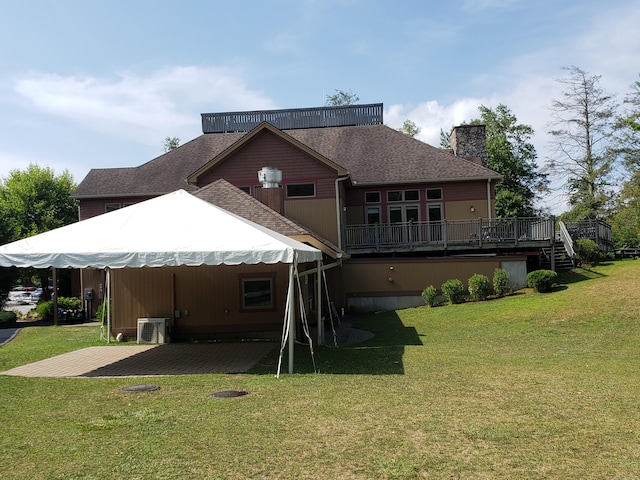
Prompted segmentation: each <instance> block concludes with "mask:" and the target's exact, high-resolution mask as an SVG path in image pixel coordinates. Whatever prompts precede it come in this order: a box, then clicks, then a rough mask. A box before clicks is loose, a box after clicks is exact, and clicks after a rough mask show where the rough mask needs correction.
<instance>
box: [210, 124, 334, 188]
mask: <svg viewBox="0 0 640 480" xmlns="http://www.w3.org/2000/svg"><path fill="white" fill-rule="evenodd" d="M262 167H276V168H278V169H280V170H282V183H283V185H284V186H285V187H286V185H287V184H288V183H311V182H313V183H315V184H316V197H315V198H329V197H335V187H334V180H335V178H336V177H337V174H336V172H335V171H334V170H333V169H331V168H329V167H328V166H326V165H325V164H323V163H322V162H320V161H318V160H316V159H315V158H312V157H310V156H309V155H307V154H306V153H304V152H302V151H301V150H298V149H297V148H295V147H294V146H293V145H291V144H290V143H288V142H286V141H284V140H282V139H281V138H279V137H277V136H276V135H274V134H273V133H271V132H268V131H265V132H262V133H261V134H259V135H258V136H257V137H256V138H254V139H253V140H251V141H250V142H249V143H248V144H247V145H244V146H243V147H242V148H240V149H239V150H238V151H237V152H234V153H233V154H232V155H231V156H230V157H229V158H227V159H225V160H224V161H223V162H221V163H220V164H218V165H216V166H215V167H214V168H212V169H211V170H210V171H208V172H206V173H204V174H203V175H201V176H200V178H199V179H198V186H200V187H202V186H205V185H208V184H210V183H212V182H214V181H216V180H218V179H220V178H224V179H225V180H226V181H227V182H229V183H231V184H233V185H235V186H238V187H241V186H242V187H244V186H259V185H260V183H259V182H258V171H259V170H260V169H262Z"/></svg>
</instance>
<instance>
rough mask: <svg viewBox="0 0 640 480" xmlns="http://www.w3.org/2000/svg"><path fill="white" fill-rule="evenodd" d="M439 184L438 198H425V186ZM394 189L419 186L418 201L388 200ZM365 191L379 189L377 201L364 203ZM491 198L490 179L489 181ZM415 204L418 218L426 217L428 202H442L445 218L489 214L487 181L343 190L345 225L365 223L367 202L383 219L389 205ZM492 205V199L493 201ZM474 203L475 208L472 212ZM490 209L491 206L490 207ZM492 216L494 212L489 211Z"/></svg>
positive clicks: (376, 190) (412, 188) (467, 217)
mask: <svg viewBox="0 0 640 480" xmlns="http://www.w3.org/2000/svg"><path fill="white" fill-rule="evenodd" d="M430 188H441V189H442V199H441V200H427V189H430ZM396 190H418V191H419V195H420V199H419V200H418V201H406V202H398V203H396V202H394V203H391V202H387V192H388V191H396ZM365 192H380V203H370V204H369V203H365ZM491 195H492V198H493V183H492V184H491ZM409 204H412V205H414V204H418V205H419V206H420V221H423V222H426V221H427V206H428V205H430V204H441V205H442V214H443V216H444V219H446V220H468V219H474V218H481V217H482V218H488V217H489V215H488V212H487V183H486V181H469V182H459V183H428V184H421V185H393V186H386V185H385V186H382V185H381V186H379V187H375V186H367V187H366V188H365V187H363V188H350V189H348V190H347V192H346V205H347V222H348V223H347V225H360V224H364V223H366V219H365V212H366V207H367V206H372V207H375V206H377V207H380V213H381V218H382V222H383V223H387V222H388V221H389V220H388V212H389V206H391V205H409ZM492 205H493V203H492ZM471 206H474V210H475V212H473V213H472V212H471ZM492 209H493V207H492ZM492 216H494V215H492Z"/></svg>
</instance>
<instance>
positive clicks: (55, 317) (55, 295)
mask: <svg viewBox="0 0 640 480" xmlns="http://www.w3.org/2000/svg"><path fill="white" fill-rule="evenodd" d="M51 270H52V277H53V324H54V325H55V326H56V327H57V326H58V270H57V269H56V268H52V269H51ZM47 282H48V280H47ZM44 288H49V285H47V286H45V287H44Z"/></svg>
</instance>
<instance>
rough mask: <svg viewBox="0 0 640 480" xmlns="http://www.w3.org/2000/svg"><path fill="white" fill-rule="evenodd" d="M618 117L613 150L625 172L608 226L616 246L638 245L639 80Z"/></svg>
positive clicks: (639, 170) (639, 218) (639, 182)
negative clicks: (621, 162) (622, 161)
mask: <svg viewBox="0 0 640 480" xmlns="http://www.w3.org/2000/svg"><path fill="white" fill-rule="evenodd" d="M624 105H625V107H626V108H625V112H624V113H623V114H622V115H621V116H620V117H618V119H617V122H616V126H617V131H616V133H617V136H616V151H617V153H619V154H620V155H621V156H622V158H623V159H624V164H625V170H626V175H625V178H624V179H622V181H621V184H622V188H621V189H620V192H619V195H618V197H617V198H616V202H615V207H614V210H613V215H612V218H611V228H612V234H613V241H614V244H615V245H616V247H619V248H624V247H640V82H635V83H634V84H633V85H632V92H631V93H629V94H628V95H627V96H626V98H625V100H624Z"/></svg>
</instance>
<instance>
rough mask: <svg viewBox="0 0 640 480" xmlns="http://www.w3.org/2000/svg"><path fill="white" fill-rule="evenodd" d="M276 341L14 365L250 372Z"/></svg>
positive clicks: (77, 354)
mask: <svg viewBox="0 0 640 480" xmlns="http://www.w3.org/2000/svg"><path fill="white" fill-rule="evenodd" d="M276 345H277V344H276V343H273V342H247V343H220V344H215V343H214V344H166V345H112V346H104V347H88V348H83V349H81V350H76V351H74V352H69V353H65V354H63V355H58V356H56V357H52V358H49V359H46V360H41V361H39V362H34V363H30V364H28V365H23V366H20V367H16V368H12V369H11V370H7V371H5V372H0V375H11V376H22V377H133V376H156V375H158V376H160V375H193V374H207V373H239V372H246V371H247V370H249V369H250V368H251V367H253V366H254V365H255V364H256V363H258V361H260V359H262V358H263V357H264V356H265V355H267V354H268V353H269V352H270V351H271V350H273V349H274V348H275V347H276Z"/></svg>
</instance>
